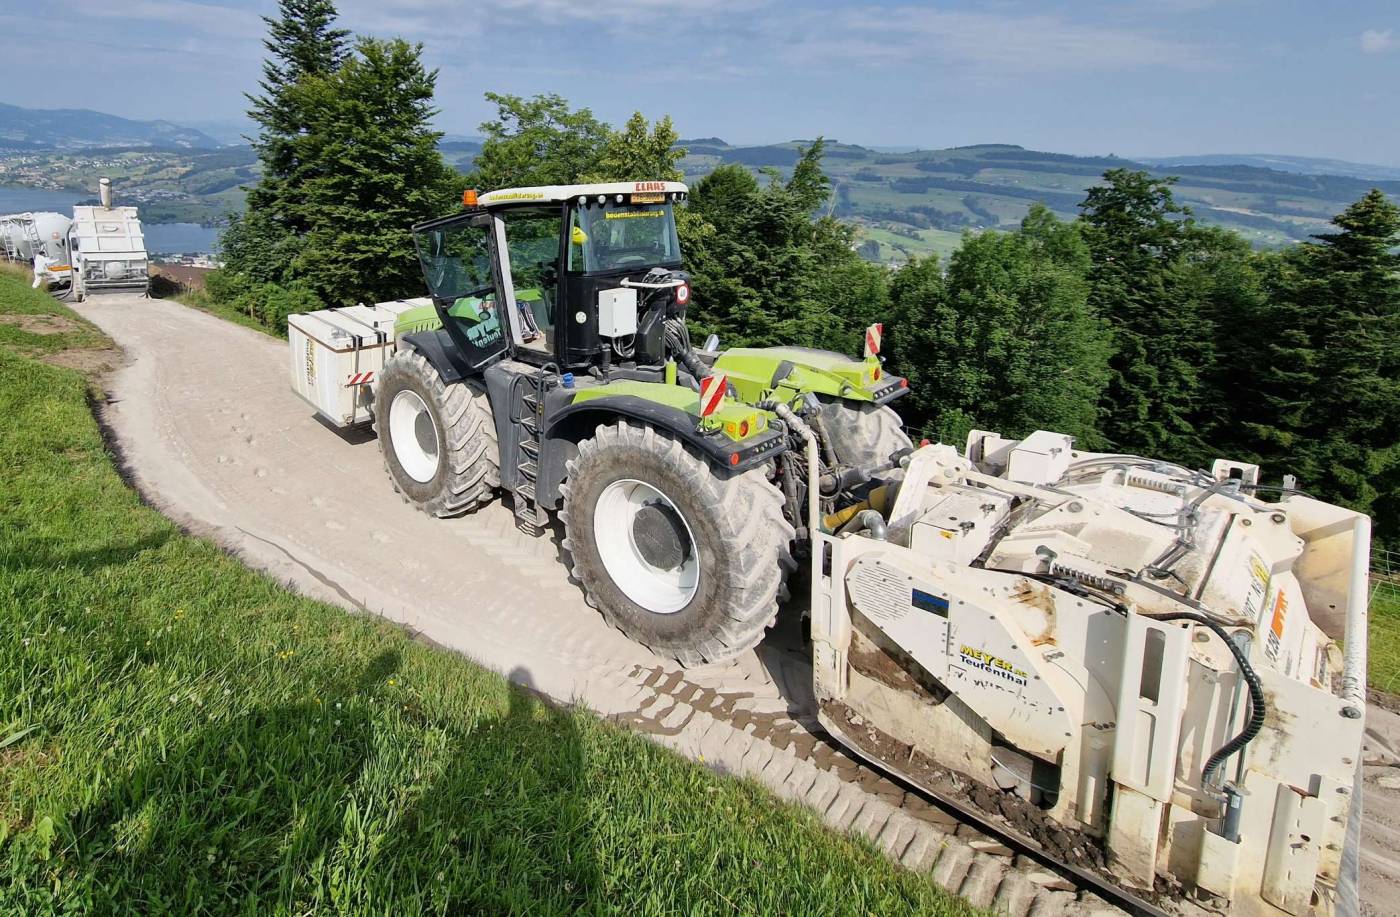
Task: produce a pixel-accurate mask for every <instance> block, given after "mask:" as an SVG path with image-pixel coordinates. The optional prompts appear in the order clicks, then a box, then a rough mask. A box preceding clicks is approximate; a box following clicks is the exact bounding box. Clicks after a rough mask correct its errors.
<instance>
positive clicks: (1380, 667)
mask: <svg viewBox="0 0 1400 917" xmlns="http://www.w3.org/2000/svg"><path fill="white" fill-rule="evenodd" d="M1370 619H1371V627H1370V640H1369V641H1368V642H1367V644H1366V667H1367V681H1368V682H1370V685H1371V687H1373V688H1375V689H1377V690H1379V691H1385V692H1387V693H1389V694H1396V693H1400V586H1396V585H1395V584H1393V583H1390V584H1384V585H1382V586H1381V587H1380V588H1379V589H1377V590H1376V592H1375V594H1374V595H1372V596H1371V608H1370Z"/></svg>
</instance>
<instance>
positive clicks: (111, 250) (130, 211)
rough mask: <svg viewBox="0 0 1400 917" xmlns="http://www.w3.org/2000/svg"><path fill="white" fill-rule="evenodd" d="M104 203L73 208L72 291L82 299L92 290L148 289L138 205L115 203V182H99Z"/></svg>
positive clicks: (99, 193)
mask: <svg viewBox="0 0 1400 917" xmlns="http://www.w3.org/2000/svg"><path fill="white" fill-rule="evenodd" d="M98 196H99V199H100V200H101V205H100V206H97V207H92V206H78V207H74V208H73V225H72V228H71V229H70V230H69V234H68V245H69V251H70V252H71V254H72V259H73V292H74V293H75V294H76V296H77V299H78V301H79V302H81V301H82V300H84V299H86V298H87V297H88V296H89V295H90V294H92V293H101V292H105V291H120V290H140V291H142V292H145V290H146V288H147V286H148V285H149V283H150V262H149V259H148V257H147V255H146V237H145V235H144V233H143V232H142V229H141V219H140V217H139V216H138V215H137V213H136V208H135V207H113V206H112V182H111V180H110V179H106V178H104V179H102V180H101V181H100V182H99V183H98Z"/></svg>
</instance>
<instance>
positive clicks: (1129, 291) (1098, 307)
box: [1080, 169, 1213, 461]
mask: <svg viewBox="0 0 1400 917" xmlns="http://www.w3.org/2000/svg"><path fill="white" fill-rule="evenodd" d="M1104 180H1105V184H1103V185H1100V186H1096V187H1094V188H1091V189H1090V190H1089V193H1088V196H1087V197H1086V198H1085V200H1084V203H1082V204H1081V205H1080V208H1081V210H1082V216H1081V222H1082V224H1083V228H1084V237H1085V240H1086V241H1087V242H1088V244H1089V250H1090V253H1091V255H1092V258H1093V268H1092V270H1091V271H1090V294H1089V304H1090V306H1091V307H1092V309H1093V311H1094V312H1095V313H1096V314H1097V315H1100V316H1102V317H1103V318H1104V319H1106V320H1107V321H1108V322H1109V325H1110V327H1111V328H1112V330H1113V337H1114V347H1115V354H1114V356H1113V359H1112V361H1111V362H1110V373H1109V384H1108V388H1107V391H1106V394H1105V400H1104V406H1103V412H1102V417H1103V432H1104V434H1105V436H1106V438H1107V440H1108V442H1109V443H1110V444H1112V445H1113V447H1115V448H1118V449H1124V450H1129V451H1135V452H1145V453H1146V454H1149V455H1158V456H1162V457H1164V458H1174V459H1178V460H1184V461H1194V460H1195V459H1196V457H1198V456H1199V455H1201V454H1202V453H1204V452H1207V451H1209V450H1207V449H1206V447H1205V445H1204V443H1203V441H1202V439H1201V435H1200V431H1199V430H1198V429H1197V426H1196V418H1197V416H1198V414H1199V411H1200V408H1201V402H1202V397H1203V385H1202V374H1203V373H1205V372H1208V371H1209V366H1210V362H1211V359H1212V357H1211V341H1212V340H1213V328H1212V326H1211V325H1210V322H1209V319H1208V317H1207V316H1206V315H1204V314H1203V313H1202V311H1201V310H1200V308H1199V303H1197V302H1195V301H1193V300H1189V299H1187V300H1184V301H1183V299H1182V298H1181V297H1179V296H1178V295H1177V291H1175V290H1174V289H1173V284H1172V279H1173V272H1174V271H1175V270H1176V268H1177V267H1178V266H1179V263H1180V259H1181V258H1182V256H1183V255H1184V254H1185V253H1186V252H1187V251H1188V249H1189V247H1190V245H1191V244H1192V241H1193V237H1194V232H1195V224H1194V221H1193V220H1192V219H1191V216H1190V210H1189V209H1188V208H1186V207H1184V206H1181V205H1179V204H1177V203H1176V201H1175V199H1174V198H1173V197H1172V192H1171V185H1172V183H1173V181H1174V179H1155V178H1153V177H1151V176H1149V175H1148V174H1147V173H1145V172H1133V171H1129V170H1127V169H1110V170H1108V171H1107V172H1105V173H1104Z"/></svg>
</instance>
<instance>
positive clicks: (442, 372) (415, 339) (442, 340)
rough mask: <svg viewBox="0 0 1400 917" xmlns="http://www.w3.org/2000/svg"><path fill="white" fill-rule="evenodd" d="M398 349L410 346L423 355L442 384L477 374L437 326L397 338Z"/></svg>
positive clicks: (450, 339)
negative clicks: (431, 329)
mask: <svg viewBox="0 0 1400 917" xmlns="http://www.w3.org/2000/svg"><path fill="white" fill-rule="evenodd" d="M398 346H399V349H403V348H405V347H412V348H413V349H414V350H416V351H418V352H419V353H421V354H422V355H423V359H425V360H427V361H428V365H430V366H432V368H433V369H435V370H437V374H438V376H440V377H441V378H442V381H443V384H444V385H451V384H453V383H454V382H461V381H462V380H463V379H465V378H467V377H468V376H474V375H479V373H475V372H473V371H472V369H471V367H470V366H468V365H467V364H466V363H465V362H464V361H463V360H462V358H461V356H460V354H459V353H458V350H457V346H456V345H455V344H453V343H452V338H451V337H449V336H448V334H447V331H446V330H444V329H442V328H438V329H436V330H433V331H415V332H414V333H412V334H405V335H404V336H403V337H402V338H400V339H399V344H398Z"/></svg>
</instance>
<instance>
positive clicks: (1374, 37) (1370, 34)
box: [1361, 29, 1400, 54]
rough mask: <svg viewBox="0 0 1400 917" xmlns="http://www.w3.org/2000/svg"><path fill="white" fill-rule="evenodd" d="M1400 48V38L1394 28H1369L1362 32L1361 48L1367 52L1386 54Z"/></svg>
mask: <svg viewBox="0 0 1400 917" xmlns="http://www.w3.org/2000/svg"><path fill="white" fill-rule="evenodd" d="M1396 48H1400V38H1396V37H1395V32H1394V30H1393V29H1386V30H1385V31H1381V30H1380V29H1367V30H1366V31H1364V32H1362V33H1361V50H1362V52H1363V53H1365V54H1384V53H1386V52H1387V51H1394V50H1395V49H1396Z"/></svg>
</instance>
